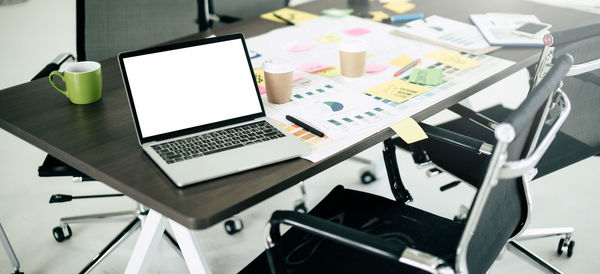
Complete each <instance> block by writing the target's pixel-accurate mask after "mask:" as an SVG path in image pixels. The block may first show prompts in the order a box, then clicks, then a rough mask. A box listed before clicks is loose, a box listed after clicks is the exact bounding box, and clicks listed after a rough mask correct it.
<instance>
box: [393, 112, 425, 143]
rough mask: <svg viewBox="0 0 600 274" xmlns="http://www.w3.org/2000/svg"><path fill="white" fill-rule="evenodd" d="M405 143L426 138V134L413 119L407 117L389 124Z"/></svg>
mask: <svg viewBox="0 0 600 274" xmlns="http://www.w3.org/2000/svg"><path fill="white" fill-rule="evenodd" d="M390 128H392V130H394V132H396V134H398V137H400V138H402V140H404V142H406V143H407V144H412V143H414V142H418V141H421V140H424V139H427V134H426V133H425V131H423V129H422V128H421V126H419V124H418V123H417V122H415V120H413V119H412V118H410V117H408V118H406V119H404V120H402V121H400V122H398V123H395V124H393V125H391V126H390Z"/></svg>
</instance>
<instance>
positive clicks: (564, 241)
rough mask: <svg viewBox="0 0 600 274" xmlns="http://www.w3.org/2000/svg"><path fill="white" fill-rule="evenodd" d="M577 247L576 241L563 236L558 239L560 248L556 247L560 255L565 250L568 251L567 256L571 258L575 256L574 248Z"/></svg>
mask: <svg viewBox="0 0 600 274" xmlns="http://www.w3.org/2000/svg"><path fill="white" fill-rule="evenodd" d="M574 249H575V241H573V240H571V239H569V238H561V239H560V240H559V241H558V249H556V253H557V254H558V256H560V255H562V254H563V252H565V251H567V258H571V256H573V250H574Z"/></svg>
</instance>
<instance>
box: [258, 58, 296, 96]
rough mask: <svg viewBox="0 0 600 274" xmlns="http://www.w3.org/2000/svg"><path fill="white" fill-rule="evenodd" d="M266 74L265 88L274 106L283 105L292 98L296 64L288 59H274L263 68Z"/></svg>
mask: <svg viewBox="0 0 600 274" xmlns="http://www.w3.org/2000/svg"><path fill="white" fill-rule="evenodd" d="M262 69H263V71H264V72H265V88H266V89H267V101H269V102H270V103H273V104H283V103H287V102H289V101H290V98H291V97H292V78H293V77H294V64H293V62H292V60H290V59H286V58H274V59H271V60H268V61H266V62H265V63H264V64H263V67H262Z"/></svg>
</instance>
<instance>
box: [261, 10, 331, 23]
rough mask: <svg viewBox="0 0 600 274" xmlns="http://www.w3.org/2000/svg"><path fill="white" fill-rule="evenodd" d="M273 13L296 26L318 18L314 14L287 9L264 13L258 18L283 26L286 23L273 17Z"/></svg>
mask: <svg viewBox="0 0 600 274" xmlns="http://www.w3.org/2000/svg"><path fill="white" fill-rule="evenodd" d="M274 13H276V14H277V15H279V16H280V17H283V18H285V19H286V20H288V21H290V22H292V23H294V24H296V25H297V24H300V23H302V22H306V21H308V20H311V19H315V18H317V17H319V16H317V15H315V14H312V13H308V12H303V11H299V10H295V9H289V8H282V9H278V10H276V11H272V12H267V13H264V14H262V15H261V16H260V18H262V19H267V20H271V21H275V22H278V23H284V24H285V23H286V22H284V21H283V20H281V19H279V18H277V17H275V15H273V14H274Z"/></svg>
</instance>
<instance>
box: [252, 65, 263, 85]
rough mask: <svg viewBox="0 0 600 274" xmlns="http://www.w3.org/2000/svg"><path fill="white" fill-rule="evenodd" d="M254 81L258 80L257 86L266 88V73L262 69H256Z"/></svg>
mask: <svg viewBox="0 0 600 274" xmlns="http://www.w3.org/2000/svg"><path fill="white" fill-rule="evenodd" d="M254 80H256V84H257V85H259V86H261V87H265V72H264V71H263V70H262V69H259V68H255V69H254Z"/></svg>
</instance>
